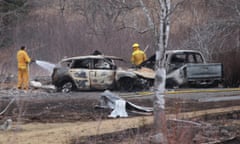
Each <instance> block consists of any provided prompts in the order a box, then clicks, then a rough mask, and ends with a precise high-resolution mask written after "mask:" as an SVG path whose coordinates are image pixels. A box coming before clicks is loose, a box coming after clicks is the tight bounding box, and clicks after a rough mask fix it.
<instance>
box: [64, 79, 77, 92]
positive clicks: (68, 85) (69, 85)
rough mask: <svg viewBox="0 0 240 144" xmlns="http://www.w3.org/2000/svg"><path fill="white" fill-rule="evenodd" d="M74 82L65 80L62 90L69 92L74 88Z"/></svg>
mask: <svg viewBox="0 0 240 144" xmlns="http://www.w3.org/2000/svg"><path fill="white" fill-rule="evenodd" d="M73 87H74V86H73V83H72V82H71V81H65V82H63V84H62V86H61V92H63V93H69V92H70V91H72V90H73Z"/></svg>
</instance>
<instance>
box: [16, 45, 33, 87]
mask: <svg viewBox="0 0 240 144" xmlns="http://www.w3.org/2000/svg"><path fill="white" fill-rule="evenodd" d="M31 61H32V62H33V60H31V58H30V57H29V56H28V53H27V52H26V48H25V46H22V47H21V48H20V50H19V51H18V52H17V62H18V83H17V87H18V89H25V90H28V88H29V63H30V62H31Z"/></svg>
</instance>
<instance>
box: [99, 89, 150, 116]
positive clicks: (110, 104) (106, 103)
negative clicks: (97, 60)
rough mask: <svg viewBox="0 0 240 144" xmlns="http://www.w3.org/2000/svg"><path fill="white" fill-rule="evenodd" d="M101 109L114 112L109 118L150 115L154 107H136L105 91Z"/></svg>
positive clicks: (102, 95)
mask: <svg viewBox="0 0 240 144" xmlns="http://www.w3.org/2000/svg"><path fill="white" fill-rule="evenodd" d="M98 107H100V108H106V109H112V110H113V111H112V112H111V114H110V115H109V117H112V118H117V117H128V112H132V113H136V114H143V115H149V114H152V112H153V108H152V107H142V106H138V105H135V104H133V103H131V102H129V101H126V100H124V99H122V98H121V97H119V96H118V95H116V94H114V93H112V92H110V91H109V90H106V91H104V92H103V93H102V94H101V97H100V105H99V106H98Z"/></svg>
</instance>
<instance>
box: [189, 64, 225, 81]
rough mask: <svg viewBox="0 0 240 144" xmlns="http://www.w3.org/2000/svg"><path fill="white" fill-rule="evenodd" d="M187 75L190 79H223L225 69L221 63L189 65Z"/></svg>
mask: <svg viewBox="0 0 240 144" xmlns="http://www.w3.org/2000/svg"><path fill="white" fill-rule="evenodd" d="M185 74H186V76H187V78H188V79H211V78H219V79H221V78H222V77H223V67H222V64H221V63H208V64H206V63H205V64H187V65H186V73H185Z"/></svg>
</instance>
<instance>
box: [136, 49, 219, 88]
mask: <svg viewBox="0 0 240 144" xmlns="http://www.w3.org/2000/svg"><path fill="white" fill-rule="evenodd" d="M154 65H155V55H153V56H152V57H150V58H149V59H148V60H146V61H145V62H143V63H142V64H141V66H144V67H148V68H151V69H154ZM164 65H165V68H166V73H167V76H166V87H168V88H173V87H217V86H218V85H219V84H221V83H222V82H223V65H222V64H221V63H207V62H206V60H205V58H204V57H203V55H202V54H201V53H200V52H199V51H196V50H169V51H166V52H165V54H164Z"/></svg>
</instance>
